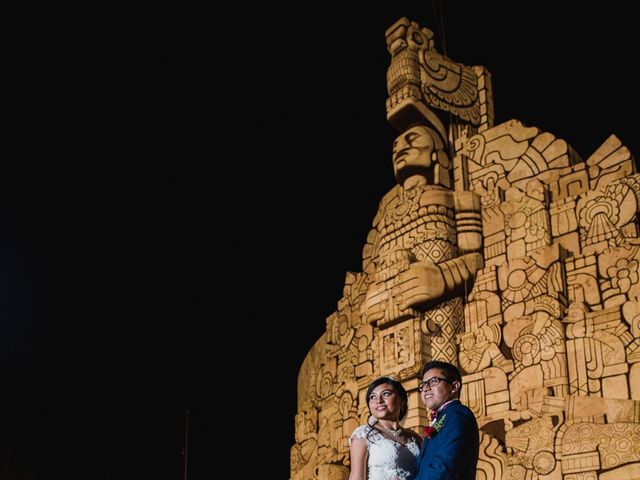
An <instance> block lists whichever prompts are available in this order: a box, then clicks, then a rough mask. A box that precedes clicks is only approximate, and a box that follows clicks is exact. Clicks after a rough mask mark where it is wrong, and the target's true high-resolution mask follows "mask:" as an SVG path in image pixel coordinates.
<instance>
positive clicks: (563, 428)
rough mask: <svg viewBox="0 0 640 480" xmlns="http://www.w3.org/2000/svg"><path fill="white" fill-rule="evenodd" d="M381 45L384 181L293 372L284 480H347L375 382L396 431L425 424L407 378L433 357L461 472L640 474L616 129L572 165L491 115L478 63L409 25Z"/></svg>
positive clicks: (634, 189)
mask: <svg viewBox="0 0 640 480" xmlns="http://www.w3.org/2000/svg"><path fill="white" fill-rule="evenodd" d="M386 38H387V48H388V51H389V53H390V54H391V63H390V66H389V69H388V71H387V85H388V92H389V97H388V99H387V104H386V106H387V120H388V121H389V122H390V123H391V125H392V126H393V127H394V128H396V129H397V130H398V132H399V135H398V137H397V139H396V141H395V142H394V144H393V154H392V161H393V173H394V176H395V179H396V181H397V185H396V186H394V187H393V188H392V189H391V190H390V191H389V192H388V193H387V194H386V195H384V196H383V197H382V199H381V201H380V204H379V208H378V211H377V214H376V216H375V218H374V219H373V222H372V228H371V230H370V231H369V234H368V236H367V239H366V242H365V245H364V248H363V255H362V257H363V263H362V271H361V272H348V273H347V275H346V279H345V284H344V290H343V296H342V298H341V299H339V301H338V304H337V309H336V311H335V312H334V313H333V314H331V315H330V316H329V317H328V318H327V319H326V325H327V328H326V332H325V334H324V335H323V336H322V337H321V338H319V339H318V341H317V342H316V344H315V345H314V346H313V348H312V349H311V350H310V351H309V354H308V355H307V357H306V359H305V361H304V362H303V365H302V366H301V368H300V373H299V376H298V411H297V413H296V437H295V438H296V443H295V444H294V445H293V446H292V448H291V480H307V479H310V478H316V479H319V480H328V479H333V480H347V478H348V476H349V454H348V442H347V439H348V438H349V436H350V435H351V433H352V432H353V431H354V429H355V428H356V427H357V426H358V425H360V424H363V423H365V422H366V421H367V417H368V410H367V399H366V398H364V397H365V394H366V389H367V386H368V384H369V383H370V381H371V380H372V379H374V378H375V377H377V376H380V375H392V376H395V377H397V378H398V379H399V381H401V382H402V383H403V386H404V387H405V388H406V390H407V391H408V392H409V405H408V407H409V408H408V414H407V416H406V417H405V420H404V422H403V426H404V427H405V428H412V429H414V430H415V431H416V432H418V433H422V427H424V426H426V424H427V422H428V419H427V414H426V413H427V412H426V411H424V409H423V408H421V407H420V402H419V399H418V393H417V391H416V387H417V385H418V379H417V378H416V376H417V374H418V373H419V371H420V368H421V366H422V365H423V364H424V362H425V361H427V360H431V359H441V360H446V361H449V362H451V363H454V364H456V365H458V367H459V369H460V371H461V372H462V374H463V377H462V380H463V381H462V389H461V400H462V402H463V403H465V404H466V405H468V406H469V407H470V408H471V409H472V410H473V412H474V414H475V416H476V419H477V420H478V426H479V427H480V457H479V462H478V472H477V474H478V478H483V479H487V480H522V479H530V480H617V479H619V478H625V479H640V228H639V227H638V211H639V210H640V175H638V174H637V173H636V166H635V161H634V159H633V156H632V155H631V153H630V152H629V151H628V149H627V148H626V147H625V146H624V145H622V143H621V142H620V140H618V138H616V137H615V136H613V135H611V136H610V137H609V138H608V139H607V140H606V141H605V142H604V143H603V144H602V145H601V146H600V147H599V148H598V149H597V150H596V151H595V152H593V153H592V154H590V155H589V157H587V159H586V160H584V161H583V160H582V158H581V157H580V156H579V155H578V154H577V153H576V152H575V151H574V150H573V149H572V148H571V146H570V145H569V144H568V143H567V142H566V141H565V140H562V139H559V138H556V137H555V136H554V135H552V134H551V133H549V132H545V131H541V130H539V129H538V128H537V127H528V126H525V125H523V124H522V123H521V122H519V121H518V120H508V121H505V122H503V123H500V124H498V125H494V124H493V120H494V119H493V102H492V95H491V83H490V76H489V74H488V72H487V71H486V70H485V69H484V68H482V67H478V66H475V67H467V66H464V65H462V64H460V63H457V62H454V61H453V60H451V59H449V58H447V57H445V56H444V55H442V54H440V53H438V52H437V51H436V50H435V47H434V42H433V34H432V32H430V31H429V30H428V29H426V28H421V27H420V26H418V25H417V24H415V23H414V22H410V21H409V20H408V19H406V18H402V19H400V20H398V22H396V23H395V24H394V25H392V26H391V27H390V28H389V29H388V30H387V32H386ZM443 112H444V113H446V117H447V120H448V125H446V126H445V124H444V123H443V121H442V118H444V117H443V116H442V113H443ZM567 121H569V119H568V120H567Z"/></svg>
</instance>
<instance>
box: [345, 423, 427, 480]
mask: <svg viewBox="0 0 640 480" xmlns="http://www.w3.org/2000/svg"><path fill="white" fill-rule="evenodd" d="M353 438H364V439H365V440H366V441H367V448H368V449H369V457H368V459H367V469H368V472H369V475H368V477H367V478H368V480H393V479H399V480H410V479H412V478H413V477H414V476H415V474H416V471H417V469H418V454H419V453H420V447H419V446H418V443H417V442H416V441H415V440H414V439H412V440H411V441H410V442H409V443H407V445H406V446H405V445H402V444H400V443H398V442H394V441H393V440H390V439H388V438H387V437H385V436H384V435H382V434H381V433H380V432H378V430H376V429H374V428H371V427H370V426H369V425H360V426H359V427H358V428H356V429H355V430H354V431H353V433H352V434H351V437H350V438H349V444H351V440H352V439H353Z"/></svg>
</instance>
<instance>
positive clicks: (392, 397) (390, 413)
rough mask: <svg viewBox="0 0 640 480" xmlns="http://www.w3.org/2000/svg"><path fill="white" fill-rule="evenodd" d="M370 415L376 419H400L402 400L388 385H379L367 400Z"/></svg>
mask: <svg viewBox="0 0 640 480" xmlns="http://www.w3.org/2000/svg"><path fill="white" fill-rule="evenodd" d="M367 402H368V405H369V411H370V412H371V415H373V416H374V417H376V418H377V419H382V420H394V421H397V420H398V418H399V417H400V408H401V407H402V399H401V398H400V395H398V394H397V392H396V391H395V390H394V389H393V387H392V386H391V385H389V384H388V383H381V384H380V385H378V386H377V387H376V388H375V389H374V390H373V391H372V392H371V394H370V395H369V398H368V399H367Z"/></svg>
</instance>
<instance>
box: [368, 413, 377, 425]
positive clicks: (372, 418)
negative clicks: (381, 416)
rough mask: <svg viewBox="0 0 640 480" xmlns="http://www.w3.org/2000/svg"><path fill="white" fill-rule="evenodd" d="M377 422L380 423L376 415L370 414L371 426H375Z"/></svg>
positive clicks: (369, 421)
mask: <svg viewBox="0 0 640 480" xmlns="http://www.w3.org/2000/svg"><path fill="white" fill-rule="evenodd" d="M376 423H378V419H377V418H376V417H374V416H373V415H369V418H368V419H367V424H368V425H369V426H370V427H373V426H374V425H375V424H376Z"/></svg>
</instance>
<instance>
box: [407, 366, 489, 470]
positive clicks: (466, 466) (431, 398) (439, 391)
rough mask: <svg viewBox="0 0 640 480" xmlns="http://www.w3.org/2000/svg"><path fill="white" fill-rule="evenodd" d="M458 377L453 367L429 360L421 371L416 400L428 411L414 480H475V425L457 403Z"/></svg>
mask: <svg viewBox="0 0 640 480" xmlns="http://www.w3.org/2000/svg"><path fill="white" fill-rule="evenodd" d="M461 387H462V377H461V375H460V371H459V370H458V369H457V368H456V366H455V365H452V364H450V363H447V362H441V361H438V360H433V361H430V362H428V363H427V364H426V365H425V366H424V367H423V368H422V382H421V383H420V384H419V385H418V390H419V391H420V398H422V401H423V402H424V404H425V405H426V406H427V408H428V409H429V410H430V411H431V422H430V423H429V426H428V427H426V428H425V432H424V433H425V439H424V441H423V442H422V449H421V450H420V456H419V457H418V474H417V477H415V479H414V480H475V478H476V466H477V465H478V452H479V450H480V444H479V432H478V423H477V421H476V418H475V416H474V415H473V412H472V411H471V409H470V408H469V407H467V406H466V405H463V404H462V403H460V400H459V397H460V388H461Z"/></svg>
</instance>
